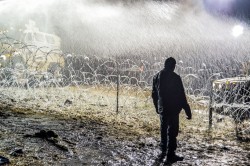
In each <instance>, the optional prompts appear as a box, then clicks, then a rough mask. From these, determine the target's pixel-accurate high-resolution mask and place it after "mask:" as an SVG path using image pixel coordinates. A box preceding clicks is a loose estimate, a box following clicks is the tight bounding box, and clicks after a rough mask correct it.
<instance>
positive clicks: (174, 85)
mask: <svg viewBox="0 0 250 166" xmlns="http://www.w3.org/2000/svg"><path fill="white" fill-rule="evenodd" d="M152 98H153V102H154V105H155V108H156V112H157V113H158V114H161V115H167V116H175V115H179V113H180V111H181V110H182V109H184V110H185V112H186V115H187V116H188V117H191V110H190V107H189V104H188V103H187V99H186V95H185V91H184V87H183V84H182V81H181V78H180V76H179V75H177V74H176V73H175V72H173V71H171V70H167V69H163V70H161V71H160V72H159V73H157V74H156V75H155V76H154V78H153V90H152Z"/></svg>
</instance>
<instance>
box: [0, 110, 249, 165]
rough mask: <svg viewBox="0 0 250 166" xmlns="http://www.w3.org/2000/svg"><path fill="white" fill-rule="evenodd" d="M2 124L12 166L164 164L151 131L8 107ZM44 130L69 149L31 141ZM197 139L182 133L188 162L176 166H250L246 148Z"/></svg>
mask: <svg viewBox="0 0 250 166" xmlns="http://www.w3.org/2000/svg"><path fill="white" fill-rule="evenodd" d="M0 123H1V130H0V138H1V142H0V147H1V148H0V155H2V156H5V157H8V158H9V159H10V162H11V164H10V165H163V163H157V162H156V161H157V160H156V159H157V155H158V154H159V153H160V151H159V148H158V144H159V135H158V134H152V133H151V132H148V134H140V133H136V132H135V131H133V130H130V129H129V128H126V127H124V130H121V127H119V126H117V125H115V126H113V127H112V126H111V125H112V124H109V123H103V122H101V121H98V120H97V121H95V120H93V119H88V118H84V117H82V118H81V119H80V118H79V119H78V118H75V119H67V118H61V119H59V118H57V117H55V116H52V115H49V114H47V115H46V114H38V113H33V114H32V112H30V113H29V114H23V113H22V111H20V110H19V111H18V112H15V111H14V110H11V109H9V108H4V109H1V111H0ZM114 124H115V123H114ZM41 131H53V132H54V133H55V134H56V135H57V136H58V141H59V145H62V146H63V147H65V149H61V148H60V147H58V146H55V144H54V143H53V142H51V141H48V140H47V139H44V138H41V137H30V136H31V135H33V136H34V135H35V134H36V133H40V132H41ZM184 132H185V133H184ZM196 134H197V135H194V131H191V130H190V131H188V130H182V131H181V132H180V135H179V145H178V146H179V148H178V153H179V154H182V155H184V156H185V159H184V161H183V162H179V163H176V164H173V165H247V164H248V163H249V162H250V158H249V155H250V154H249V149H248V150H247V149H245V150H244V149H243V148H242V146H244V145H243V144H239V143H237V142H235V141H229V140H228V141H227V140H223V139H209V137H203V136H199V134H200V133H196ZM27 135H28V136H29V137H27ZM205 138H206V139H205ZM15 149H22V151H23V154H21V155H19V156H13V155H11V152H13V151H14V150H15Z"/></svg>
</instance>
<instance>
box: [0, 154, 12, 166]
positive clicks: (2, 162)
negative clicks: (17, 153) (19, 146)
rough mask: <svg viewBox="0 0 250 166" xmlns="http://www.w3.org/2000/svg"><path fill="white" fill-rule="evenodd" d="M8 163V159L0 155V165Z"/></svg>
mask: <svg viewBox="0 0 250 166" xmlns="http://www.w3.org/2000/svg"><path fill="white" fill-rule="evenodd" d="M9 163H10V160H9V159H7V158H5V157H3V156H0V165H4V164H9Z"/></svg>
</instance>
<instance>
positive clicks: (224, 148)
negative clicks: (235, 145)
mask: <svg viewBox="0 0 250 166" xmlns="http://www.w3.org/2000/svg"><path fill="white" fill-rule="evenodd" d="M229 150H230V149H229V148H228V147H226V146H223V147H221V151H229Z"/></svg>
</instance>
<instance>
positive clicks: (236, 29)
mask: <svg viewBox="0 0 250 166" xmlns="http://www.w3.org/2000/svg"><path fill="white" fill-rule="evenodd" d="M243 32H244V28H243V27H242V26H241V25H235V26H234V27H233V29H232V35H233V36H234V37H239V36H240V35H242V34H243Z"/></svg>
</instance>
